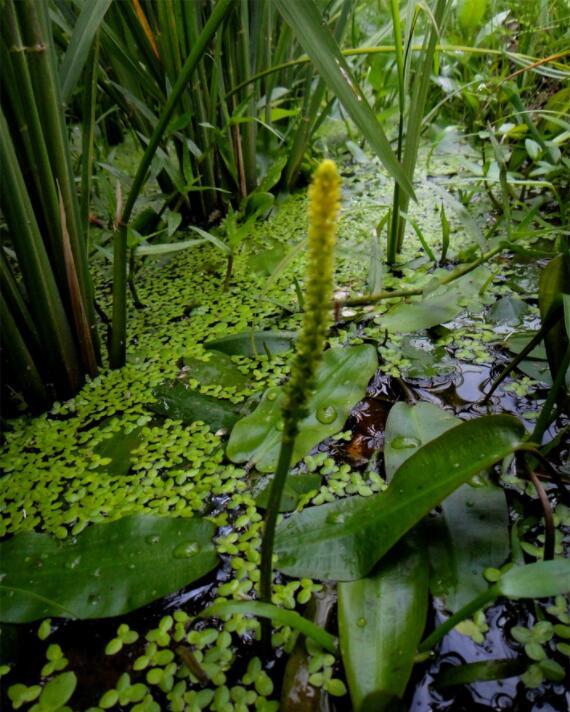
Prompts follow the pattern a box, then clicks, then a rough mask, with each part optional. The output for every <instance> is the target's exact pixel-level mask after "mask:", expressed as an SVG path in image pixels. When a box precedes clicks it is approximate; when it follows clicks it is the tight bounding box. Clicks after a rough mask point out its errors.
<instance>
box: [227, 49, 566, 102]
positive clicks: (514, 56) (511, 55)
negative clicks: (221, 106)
mask: <svg viewBox="0 0 570 712" xmlns="http://www.w3.org/2000/svg"><path fill="white" fill-rule="evenodd" d="M410 49H411V50H412V52H423V51H424V47H423V45H412V47H411V48H410ZM435 49H436V51H438V52H443V53H445V54H475V55H481V56H489V55H490V56H494V57H506V58H507V59H511V60H513V61H519V62H528V63H529V64H534V63H535V62H536V61H537V60H536V57H530V56H529V55H526V54H520V53H518V52H505V51H504V50H499V49H490V48H489V49H487V48H484V47H469V46H467V45H448V44H437V45H436V47H435ZM395 51H396V47H395V46H394V45H378V46H376V47H350V48H348V49H344V50H341V53H342V54H343V55H344V56H345V57H358V56H360V55H364V56H368V55H374V54H393V53H394V52H395ZM569 54H570V50H568V51H567V52H565V53H564V54H562V55H558V57H559V59H562V58H563V57H566V56H567V55H569ZM310 61H311V59H310V58H309V57H308V56H307V55H302V56H301V57H299V58H298V59H292V60H289V61H288V62H281V63H280V64H274V65H273V66H272V67H268V68H267V69H264V70H263V71H262V72H258V73H257V74H254V75H252V76H251V77H250V78H249V79H247V80H246V81H244V82H241V84H236V85H235V86H234V87H232V89H231V90H230V91H229V92H228V93H227V94H226V97H228V96H231V95H232V94H234V93H236V92H238V91H240V90H241V89H243V87H244V86H245V85H246V84H248V83H250V82H256V81H257V80H258V79H262V78H263V77H266V76H268V75H270V74H274V73H275V72H280V71H283V70H286V69H291V68H292V67H297V66H299V65H301V64H308V63H309V62H310ZM552 64H553V65H554V66H556V67H557V68H558V69H559V70H560V71H561V72H564V73H565V74H567V73H568V67H567V66H566V65H564V64H561V63H559V62H552Z"/></svg>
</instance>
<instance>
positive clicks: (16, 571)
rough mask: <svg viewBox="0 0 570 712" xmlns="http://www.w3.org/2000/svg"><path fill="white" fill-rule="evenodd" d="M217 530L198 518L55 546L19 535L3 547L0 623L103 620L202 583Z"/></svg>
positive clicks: (121, 522) (102, 528)
mask: <svg viewBox="0 0 570 712" xmlns="http://www.w3.org/2000/svg"><path fill="white" fill-rule="evenodd" d="M215 531H216V527H215V526H214V524H212V523H211V522H209V521H206V520H204V519H199V518H192V519H183V518H180V519H176V518H171V517H151V516H144V515H135V516H130V517H124V518H123V519H118V520H117V521H114V522H110V523H109V524H98V525H95V526H92V527H89V528H88V529H86V530H85V531H84V532H82V533H81V534H80V535H79V536H78V537H77V541H76V542H73V541H71V540H68V541H63V542H60V541H58V540H57V539H54V538H52V537H50V536H48V535H47V534H36V533H35V532H24V533H23V534H17V535H16V536H14V537H12V538H11V539H8V540H7V541H3V542H2V543H0V611H1V614H0V620H1V621H2V622H6V623H28V622H30V621H34V620H37V619H39V618H45V617H47V616H60V617H64V618H82V619H83V618H106V617H108V616H118V615H122V614H123V613H128V612H129V611H133V610H135V609H136V608H140V607H141V606H144V605H145V604H146V603H150V602H151V601H154V600H155V599H157V598H161V597H162V596H166V595H167V594H169V593H172V592H173V591H178V590H179V589H181V588H183V587H184V586H187V585H188V584H190V583H192V581H195V580H196V579H199V578H201V577H202V576H205V575H206V574H207V573H208V572H209V571H211V570H212V569H213V568H214V567H215V566H216V564H217V561H218V559H217V556H216V552H215V549H214V545H213V543H212V538H213V536H214V533H215Z"/></svg>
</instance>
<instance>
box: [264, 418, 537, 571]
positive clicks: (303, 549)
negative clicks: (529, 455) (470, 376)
mask: <svg viewBox="0 0 570 712" xmlns="http://www.w3.org/2000/svg"><path fill="white" fill-rule="evenodd" d="M524 436H525V429H524V427H523V425H522V424H521V423H520V422H519V421H518V420H517V419H515V418H513V417H511V416H506V415H490V416H484V417H482V418H478V419H477V420H471V421H468V422H466V423H461V424H460V425H458V426H457V427H455V428H452V429H451V430H449V431H447V432H446V433H444V434H443V435H440V436H439V437H438V438H436V439H435V440H432V441H431V442H429V443H427V444H426V445H424V446H423V447H422V448H420V449H419V450H418V451H417V452H416V453H415V454H414V455H412V456H411V457H410V458H409V459H408V460H406V462H404V464H403V465H402V466H401V467H400V468H399V470H398V471H397V472H396V474H395V475H394V478H393V480H392V482H391V483H390V486H389V487H388V489H387V490H386V491H385V492H383V493H380V494H377V495H373V496H372V497H365V498H362V497H349V498H347V499H344V500H340V501H338V502H333V503H330V504H324V505H322V506H318V507H310V508H307V509H304V510H303V511H302V512H296V513H295V514H292V515H291V516H290V517H289V518H288V519H286V520H285V521H284V522H282V523H281V524H280V525H279V526H278V528H277V535H276V542H275V551H276V553H277V554H278V562H277V568H278V569H279V570H280V571H283V572H284V573H286V574H288V575H290V576H310V577H311V578H318V579H333V580H337V581H349V580H352V579H356V578H361V577H362V576H365V575H366V574H367V573H368V572H369V571H370V570H371V569H372V567H373V566H374V564H375V563H376V562H377V561H378V560H379V559H381V558H382V556H384V554H386V553H387V552H388V551H389V550H390V549H391V548H392V546H393V545H394V544H395V543H396V542H397V541H398V540H399V539H400V538H401V537H402V536H403V535H404V534H405V533H406V532H407V531H408V530H409V529H411V528H412V527H413V526H414V525H415V524H417V523H418V522H419V521H420V520H421V519H422V518H423V517H424V516H425V515H426V514H427V513H428V512H429V511H430V510H432V509H433V508H434V507H435V506H436V505H437V504H439V503H440V502H441V501H442V500H444V499H445V498H446V497H448V496H449V495H450V494H451V493H452V492H453V491H454V490H455V489H457V487H459V485H461V484H463V483H464V482H466V481H467V480H469V479H471V477H473V476H474V475H476V474H477V473H478V472H481V471H482V470H485V469H486V468H488V467H490V466H491V465H493V464H494V463H495V462H498V461H499V460H502V459H503V457H506V456H507V455H509V454H510V453H512V452H513V451H515V450H516V449H517V448H518V447H519V446H520V444H521V442H522V441H523V439H524Z"/></svg>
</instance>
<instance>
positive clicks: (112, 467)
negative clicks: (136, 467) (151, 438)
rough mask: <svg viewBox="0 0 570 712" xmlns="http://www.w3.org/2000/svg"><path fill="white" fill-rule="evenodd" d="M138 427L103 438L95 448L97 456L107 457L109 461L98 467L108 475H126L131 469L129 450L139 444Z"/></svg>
mask: <svg viewBox="0 0 570 712" xmlns="http://www.w3.org/2000/svg"><path fill="white" fill-rule="evenodd" d="M141 442H142V440H141V438H140V428H136V429H135V430H131V432H130V433H125V432H124V431H122V430H120V431H119V432H118V433H114V434H113V435H112V436H111V437H110V438H107V439H106V440H103V442H101V443H99V445H98V446H97V447H96V448H95V452H96V453H97V455H99V457H104V458H109V459H110V460H111V462H109V463H108V464H107V465H101V466H100V467H99V468H98V469H99V470H103V471H104V472H106V473H107V474H108V475H126V474H128V472H129V470H130V469H131V452H132V451H133V450H135V449H136V448H137V447H139V445H140V444H141Z"/></svg>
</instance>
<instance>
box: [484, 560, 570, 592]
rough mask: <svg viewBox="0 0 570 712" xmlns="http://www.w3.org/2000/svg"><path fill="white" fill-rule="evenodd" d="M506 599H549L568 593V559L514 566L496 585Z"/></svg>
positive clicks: (569, 561) (569, 564)
mask: <svg viewBox="0 0 570 712" xmlns="http://www.w3.org/2000/svg"><path fill="white" fill-rule="evenodd" d="M496 586H497V589H498V591H499V595H502V596H507V597H508V598H549V597H550V596H559V595H562V594H565V593H568V592H570V559H555V560H554V561H539V562H537V563H535V564H529V565H528V566H515V567H514V568H512V569H509V570H508V571H507V572H506V573H504V574H503V575H502V576H501V578H500V579H499V581H498V582H497V584H496Z"/></svg>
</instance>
